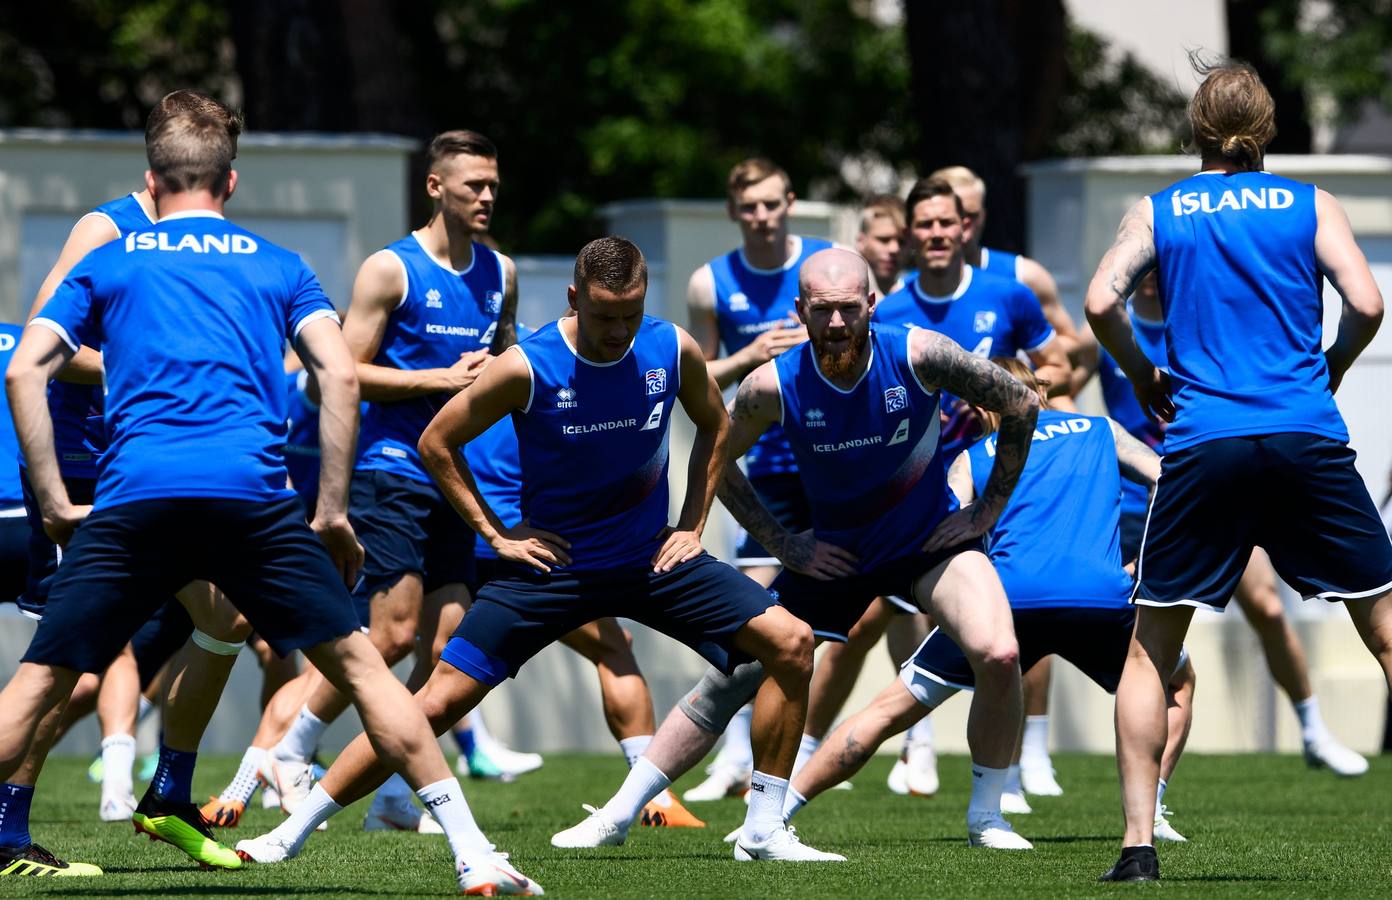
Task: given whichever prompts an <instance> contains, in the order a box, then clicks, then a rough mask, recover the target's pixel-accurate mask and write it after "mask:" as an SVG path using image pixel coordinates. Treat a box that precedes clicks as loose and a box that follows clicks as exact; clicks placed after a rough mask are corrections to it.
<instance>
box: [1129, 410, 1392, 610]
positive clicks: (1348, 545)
mask: <svg viewBox="0 0 1392 900" xmlns="http://www.w3.org/2000/svg"><path fill="white" fill-rule="evenodd" d="M1353 461H1354V452H1353V451H1352V450H1350V449H1349V448H1348V446H1347V445H1345V444H1342V443H1340V442H1339V441H1334V440H1330V439H1329V438H1325V437H1318V436H1315V435H1310V434H1270V435H1256V436H1251V437H1236V438H1222V439H1220V440H1215V441H1208V442H1206V443H1203V444H1197V445H1195V446H1193V447H1187V448H1185V449H1183V450H1177V451H1175V452H1173V453H1168V454H1166V455H1165V458H1164V460H1163V462H1162V464H1161V471H1160V481H1159V483H1158V484H1157V485H1156V489H1155V500H1154V502H1153V503H1152V504H1151V509H1150V516H1149V519H1148V520H1147V522H1146V532H1145V538H1144V540H1143V542H1142V546H1141V556H1140V562H1139V563H1138V564H1137V570H1136V576H1137V584H1136V590H1135V593H1134V594H1133V595H1132V602H1134V603H1139V604H1141V605H1143V606H1196V607H1207V608H1211V609H1222V608H1224V607H1225V606H1227V604H1228V599H1229V598H1230V597H1231V596H1232V593H1233V590H1234V589H1235V588H1236V587H1237V583H1238V581H1239V580H1241V578H1242V573H1243V571H1244V570H1245V569H1246V568H1247V562H1248V560H1249V559H1250V558H1251V556H1252V548H1253V547H1254V546H1259V547H1262V548H1263V549H1265V550H1266V552H1267V553H1268V554H1269V555H1270V556H1271V563H1272V565H1273V566H1274V567H1275V569H1276V572H1277V573H1278V574H1279V575H1280V576H1281V579H1282V580H1283V581H1285V582H1286V584H1289V585H1290V586H1291V587H1292V588H1294V589H1295V590H1297V591H1299V592H1300V593H1301V594H1302V595H1303V596H1304V597H1305V598H1306V599H1307V600H1308V599H1310V598H1316V597H1318V598H1323V599H1326V600H1352V599H1356V598H1360V597H1374V596H1377V595H1379V594H1382V593H1384V592H1386V591H1388V590H1392V541H1389V540H1388V537H1387V532H1386V530H1384V528H1383V525H1382V519H1381V518H1380V517H1379V516H1378V511H1377V507H1375V506H1374V505H1373V501H1372V498H1370V497H1369V496H1368V489H1367V487H1365V486H1364V484H1363V479H1362V478H1361V477H1360V476H1359V474H1358V471H1357V470H1356V469H1355V468H1354V465H1353Z"/></svg>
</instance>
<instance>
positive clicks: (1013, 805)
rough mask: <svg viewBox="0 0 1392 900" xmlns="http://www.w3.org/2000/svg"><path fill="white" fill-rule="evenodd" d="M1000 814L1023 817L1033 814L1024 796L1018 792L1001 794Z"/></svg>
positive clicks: (1032, 809)
mask: <svg viewBox="0 0 1392 900" xmlns="http://www.w3.org/2000/svg"><path fill="white" fill-rule="evenodd" d="M1000 806H1001V812H1003V813H1005V814H1006V815H1008V816H1011V815H1014V816H1025V815H1029V814H1030V813H1032V812H1034V808H1033V807H1032V806H1030V805H1029V801H1028V800H1026V799H1025V795H1024V794H1022V793H1019V792H1018V791H1005V792H1003V793H1002V794H1001V804H1000Z"/></svg>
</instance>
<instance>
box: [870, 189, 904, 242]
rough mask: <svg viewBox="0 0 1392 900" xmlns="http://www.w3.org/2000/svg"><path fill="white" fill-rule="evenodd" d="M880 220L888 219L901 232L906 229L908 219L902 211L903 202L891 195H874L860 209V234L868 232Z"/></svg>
mask: <svg viewBox="0 0 1392 900" xmlns="http://www.w3.org/2000/svg"><path fill="white" fill-rule="evenodd" d="M880 219H888V220H890V221H891V222H893V223H894V227H895V228H897V229H899V230H900V231H903V230H904V229H905V228H907V227H908V221H909V217H908V214H907V213H906V212H905V210H904V201H903V200H900V199H899V198H898V197H896V196H894V195H893V194H876V195H875V196H873V197H871V198H870V199H869V200H866V201H865V205H864V206H862V207H861V208H860V233H861V234H864V233H865V232H867V231H869V230H870V226H871V225H872V224H874V223H875V222H878V221H879V220H880Z"/></svg>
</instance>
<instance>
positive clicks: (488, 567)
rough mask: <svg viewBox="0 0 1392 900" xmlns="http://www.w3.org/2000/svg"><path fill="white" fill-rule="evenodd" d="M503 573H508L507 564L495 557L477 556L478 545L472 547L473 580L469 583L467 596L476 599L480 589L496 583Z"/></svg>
mask: <svg viewBox="0 0 1392 900" xmlns="http://www.w3.org/2000/svg"><path fill="white" fill-rule="evenodd" d="M505 571H510V567H509V566H508V564H507V563H505V562H503V561H502V560H501V559H499V558H498V557H496V556H479V555H478V544H475V545H474V580H473V581H470V582H469V596H470V597H477V596H478V592H479V590H480V589H482V588H483V586H484V585H485V584H487V583H488V582H490V581H496V580H498V578H499V577H500V576H502V574H503V573H504V572H505Z"/></svg>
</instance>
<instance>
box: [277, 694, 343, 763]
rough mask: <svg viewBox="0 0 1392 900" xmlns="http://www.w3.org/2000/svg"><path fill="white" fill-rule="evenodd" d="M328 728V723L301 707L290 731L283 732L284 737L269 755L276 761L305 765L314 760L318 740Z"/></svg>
mask: <svg viewBox="0 0 1392 900" xmlns="http://www.w3.org/2000/svg"><path fill="white" fill-rule="evenodd" d="M328 727H329V723H327V722H325V721H323V720H322V719H320V718H319V717H318V716H316V715H315V714H314V713H312V712H310V711H309V707H308V706H301V707H300V714H299V715H298V716H296V717H295V721H294V722H292V723H291V725H290V730H289V731H287V732H285V737H283V738H281V739H280V743H278V744H276V745H275V747H274V748H273V749H272V750H271V755H272V756H274V757H275V758H276V759H285V760H298V761H300V762H304V763H307V762H309V761H310V760H311V759H313V758H314V751H315V750H316V749H318V747H319V739H320V738H321V737H323V736H324V729H326V728H328Z"/></svg>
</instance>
